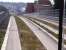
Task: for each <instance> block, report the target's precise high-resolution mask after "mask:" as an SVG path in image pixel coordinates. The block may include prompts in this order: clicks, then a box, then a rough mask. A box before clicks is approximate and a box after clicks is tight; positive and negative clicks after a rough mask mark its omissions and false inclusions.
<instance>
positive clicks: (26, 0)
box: [0, 0, 34, 3]
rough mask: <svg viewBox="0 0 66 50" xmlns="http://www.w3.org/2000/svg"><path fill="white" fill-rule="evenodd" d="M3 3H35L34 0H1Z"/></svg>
mask: <svg viewBox="0 0 66 50" xmlns="http://www.w3.org/2000/svg"><path fill="white" fill-rule="evenodd" d="M0 1H1V2H24V3H27V2H34V0H0Z"/></svg>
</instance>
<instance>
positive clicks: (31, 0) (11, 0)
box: [0, 0, 54, 5]
mask: <svg viewBox="0 0 66 50" xmlns="http://www.w3.org/2000/svg"><path fill="white" fill-rule="evenodd" d="M0 1H1V2H24V3H27V2H34V1H35V0H0ZM49 1H51V3H52V5H54V0H49Z"/></svg>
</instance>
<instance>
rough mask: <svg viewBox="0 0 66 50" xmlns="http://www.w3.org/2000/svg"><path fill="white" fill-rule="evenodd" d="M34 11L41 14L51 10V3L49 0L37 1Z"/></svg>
mask: <svg viewBox="0 0 66 50" xmlns="http://www.w3.org/2000/svg"><path fill="white" fill-rule="evenodd" d="M34 7H35V11H36V12H41V11H44V10H48V9H52V5H51V2H50V1H49V0H38V1H35V5H34Z"/></svg>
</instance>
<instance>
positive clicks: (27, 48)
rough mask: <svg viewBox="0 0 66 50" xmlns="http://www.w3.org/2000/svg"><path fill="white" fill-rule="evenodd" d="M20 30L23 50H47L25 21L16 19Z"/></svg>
mask: <svg viewBox="0 0 66 50" xmlns="http://www.w3.org/2000/svg"><path fill="white" fill-rule="evenodd" d="M15 19H16V23H17V26H18V30H19V36H20V41H21V46H22V50H46V48H45V47H44V46H43V45H42V44H41V42H40V40H39V39H38V38H37V37H36V36H35V35H34V33H33V32H32V31H31V30H30V29H29V27H28V26H27V25H26V24H25V22H24V21H22V20H21V19H19V18H18V17H15Z"/></svg>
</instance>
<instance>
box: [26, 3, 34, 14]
mask: <svg viewBox="0 0 66 50" xmlns="http://www.w3.org/2000/svg"><path fill="white" fill-rule="evenodd" d="M32 12H34V3H27V6H26V13H32Z"/></svg>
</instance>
